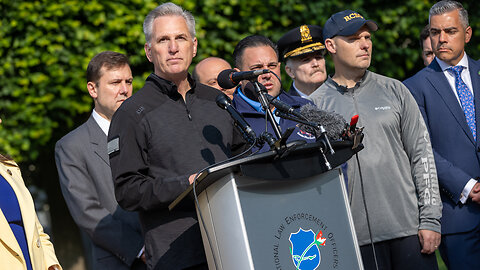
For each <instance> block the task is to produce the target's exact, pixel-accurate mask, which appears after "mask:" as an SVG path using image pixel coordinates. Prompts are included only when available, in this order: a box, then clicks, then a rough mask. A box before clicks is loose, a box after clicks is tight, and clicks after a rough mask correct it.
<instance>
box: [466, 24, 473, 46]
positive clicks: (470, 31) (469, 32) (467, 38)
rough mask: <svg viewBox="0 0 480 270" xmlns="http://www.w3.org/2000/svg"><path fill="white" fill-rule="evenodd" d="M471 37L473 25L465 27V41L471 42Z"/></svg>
mask: <svg viewBox="0 0 480 270" xmlns="http://www.w3.org/2000/svg"><path fill="white" fill-rule="evenodd" d="M471 38H472V27H470V26H468V27H467V29H465V43H468V42H470V39H471Z"/></svg>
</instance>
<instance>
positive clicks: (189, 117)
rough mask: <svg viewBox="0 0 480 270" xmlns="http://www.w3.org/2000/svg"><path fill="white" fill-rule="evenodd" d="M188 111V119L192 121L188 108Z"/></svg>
mask: <svg viewBox="0 0 480 270" xmlns="http://www.w3.org/2000/svg"><path fill="white" fill-rule="evenodd" d="M186 111H187V116H188V120H190V121H192V116H191V115H190V112H189V111H188V109H186Z"/></svg>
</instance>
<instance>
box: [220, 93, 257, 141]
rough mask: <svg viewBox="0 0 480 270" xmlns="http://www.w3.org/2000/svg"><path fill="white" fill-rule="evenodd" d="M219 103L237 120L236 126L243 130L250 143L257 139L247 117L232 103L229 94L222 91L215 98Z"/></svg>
mask: <svg viewBox="0 0 480 270" xmlns="http://www.w3.org/2000/svg"><path fill="white" fill-rule="evenodd" d="M215 101H216V103H217V105H218V106H219V107H220V108H222V109H224V110H226V111H227V112H228V113H229V114H230V116H231V117H232V118H233V120H234V122H235V126H236V127H237V128H238V129H239V130H240V131H241V132H242V135H244V136H243V137H244V138H245V140H247V141H248V142H249V143H251V142H253V141H255V139H256V138H257V136H256V135H255V132H254V131H253V129H252V127H250V125H249V124H248V123H247V121H245V118H243V116H242V115H241V114H240V113H239V112H238V111H237V109H235V108H234V107H233V106H232V104H231V100H230V98H229V97H227V95H225V94H224V93H220V94H219V95H218V96H217V98H216V99H215Z"/></svg>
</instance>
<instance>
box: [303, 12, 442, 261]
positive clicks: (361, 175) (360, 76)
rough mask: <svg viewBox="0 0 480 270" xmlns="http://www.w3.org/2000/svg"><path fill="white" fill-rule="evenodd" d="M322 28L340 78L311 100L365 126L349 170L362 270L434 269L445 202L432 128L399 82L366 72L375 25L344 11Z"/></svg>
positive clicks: (325, 85)
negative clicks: (440, 188) (439, 184)
mask: <svg viewBox="0 0 480 270" xmlns="http://www.w3.org/2000/svg"><path fill="white" fill-rule="evenodd" d="M323 29H324V30H323V37H324V39H325V42H324V44H325V47H326V48H327V50H328V52H329V53H330V54H331V56H332V60H333V62H334V65H335V73H334V75H333V76H332V77H329V78H328V79H327V80H326V82H325V83H324V84H323V85H322V86H321V87H320V88H319V89H318V90H316V91H315V92H314V93H313V94H312V95H311V96H310V99H311V100H312V101H313V102H314V103H315V104H316V105H317V106H318V107H319V108H321V109H324V110H329V111H335V112H337V113H339V114H341V115H343V116H344V117H345V118H347V119H348V118H350V117H352V116H353V115H356V114H358V115H359V116H360V117H359V119H360V120H359V125H360V126H364V127H365V130H364V133H365V139H364V146H365V149H364V150H362V151H361V152H360V153H358V157H357V158H358V159H357V158H352V159H351V160H350V161H349V166H348V182H349V183H348V193H349V198H350V206H351V209H352V215H353V220H354V223H355V229H356V234H357V238H358V242H359V245H360V250H361V253H362V258H363V263H364V265H365V269H375V264H378V267H379V269H400V268H401V269H437V262H436V258H435V253H434V251H435V250H436V249H437V247H438V245H439V244H440V217H441V209H442V204H441V200H440V197H439V188H438V181H437V175H436V168H435V163H434V160H433V155H432V148H431V145H430V141H429V136H428V131H427V129H426V126H425V123H424V121H423V119H422V116H421V114H420V111H419V109H418V107H417V105H416V103H415V100H414V99H413V97H412V96H411V94H410V92H409V91H408V89H407V88H406V87H405V86H404V85H403V84H402V83H401V82H400V81H397V80H394V79H391V78H387V77H384V76H381V75H379V74H376V73H373V72H370V71H368V70H367V69H368V67H369V66H370V61H371V56H372V40H371V32H374V31H376V30H377V29H378V26H377V24H376V23H375V22H373V21H370V20H365V19H364V18H363V17H362V16H361V15H360V14H358V13H357V12H354V11H351V10H345V11H342V12H339V13H336V14H334V15H332V16H331V17H330V18H329V19H328V20H327V22H326V23H325V26H324V28H323ZM370 231H371V234H370V233H369V232H370ZM372 242H373V243H374V245H373V244H372V245H370V243H372ZM373 246H374V248H373ZM373 251H375V252H373ZM374 256H376V259H374Z"/></svg>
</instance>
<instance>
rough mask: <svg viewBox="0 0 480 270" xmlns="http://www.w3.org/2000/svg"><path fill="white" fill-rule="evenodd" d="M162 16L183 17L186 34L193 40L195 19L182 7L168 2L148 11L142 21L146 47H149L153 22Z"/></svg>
mask: <svg viewBox="0 0 480 270" xmlns="http://www.w3.org/2000/svg"><path fill="white" fill-rule="evenodd" d="M162 16H180V17H183V18H184V19H185V22H186V23H187V27H188V32H190V35H191V36H192V39H194V38H195V18H194V17H193V15H192V13H190V12H188V11H186V10H184V9H183V8H182V7H180V6H178V5H175V4H174V3H171V2H168V3H164V4H161V5H159V6H158V7H156V8H155V9H154V10H152V11H150V13H148V15H147V17H145V21H143V33H144V34H145V40H146V42H147V44H148V46H150V45H151V39H152V32H153V21H155V19H156V18H158V17H162Z"/></svg>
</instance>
